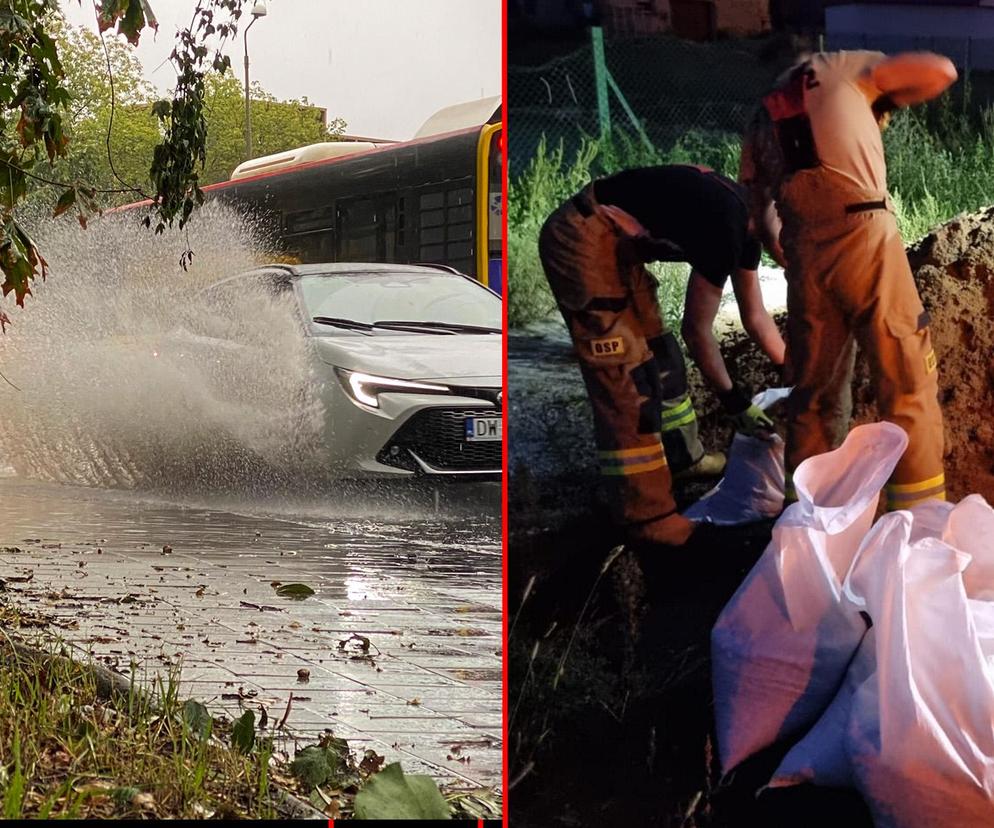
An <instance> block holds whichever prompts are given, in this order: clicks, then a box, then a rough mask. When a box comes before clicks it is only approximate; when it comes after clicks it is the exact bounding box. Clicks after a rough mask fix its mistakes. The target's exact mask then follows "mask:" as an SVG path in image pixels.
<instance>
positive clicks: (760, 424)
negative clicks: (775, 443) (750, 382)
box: [732, 405, 776, 440]
mask: <svg viewBox="0 0 994 828" xmlns="http://www.w3.org/2000/svg"><path fill="white" fill-rule="evenodd" d="M732 424H733V425H734V426H735V430H736V431H737V432H739V434H745V435H746V436H747V437H760V438H762V439H764V440H769V439H771V438H772V437H773V433H774V431H775V430H776V423H774V422H773V420H771V419H770V418H769V417H768V416H767V414H766V412H765V411H763V409H762V408H760V407H759V406H758V405H750V406H749V407H748V408H747V409H746V410H745V411H742V412H740V413H738V414H736V415H735V416H734V417H732Z"/></svg>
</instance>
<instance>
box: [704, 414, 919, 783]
mask: <svg viewBox="0 0 994 828" xmlns="http://www.w3.org/2000/svg"><path fill="white" fill-rule="evenodd" d="M907 442H908V438H907V435H906V434H905V432H904V430H903V429H901V428H900V427H899V426H896V425H894V424H892V423H886V422H882V423H874V424H872V425H863V426H858V427H856V428H854V429H853V430H852V431H851V432H850V433H849V435H848V437H847V438H846V440H845V442H844V443H843V444H842V446H840V447H839V448H838V449H836V450H835V451H831V452H828V453H826V454H821V455H818V456H816V457H812V458H810V459H808V460H806V461H805V462H804V463H802V464H801V465H800V466H799V467H798V469H797V471H796V472H795V474H794V487H795V490H796V491H797V496H798V502H797V503H794V504H792V505H791V506H789V507H788V508H787V510H786V511H785V512H784V514H783V516H782V517H781V518H780V520H779V521H778V522H777V524H776V526H774V528H773V539H772V540H771V542H770V545H769V546H768V547H767V549H766V551H765V552H764V553H763V555H762V557H761V558H760V559H759V561H758V562H757V563H756V565H755V566H754V567H753V569H752V571H751V572H750V573H749V575H748V576H747V577H746V580H745V581H744V582H743V583H742V585H741V586H740V587H739V589H738V590H737V591H736V593H735V595H733V596H732V599H731V600H730V601H729V603H728V605H727V606H726V607H725V609H724V610H723V611H722V613H721V615H720V617H719V618H718V621H717V623H716V624H715V626H714V629H713V630H712V633H711V654H712V680H713V684H714V704H715V723H716V728H717V736H718V749H719V756H720V759H721V765H722V769H723V771H724V772H726V773H727V772H728V771H729V770H731V769H732V768H733V767H735V766H736V765H737V764H739V763H740V762H741V761H743V760H744V759H746V758H747V757H749V756H750V755H752V754H753V753H755V752H756V751H759V750H761V749H763V748H765V747H767V746H769V745H771V744H773V743H774V742H775V741H777V740H780V739H784V738H788V737H792V736H795V735H797V734H799V733H801V732H803V731H804V730H806V729H807V728H808V727H810V726H811V725H812V724H814V722H815V721H816V720H817V719H818V717H819V716H820V715H821V714H822V713H823V712H824V711H825V709H826V708H827V707H828V705H829V703H830V702H831V700H832V698H833V697H834V695H835V693H836V691H837V690H838V688H839V685H840V684H841V682H842V679H843V677H844V676H845V672H846V668H847V667H848V665H849V662H850V660H851V659H852V657H853V654H854V653H855V652H856V648H857V647H858V646H859V643H860V641H861V639H862V638H863V635H864V634H865V632H866V624H865V622H864V621H863V619H862V618H861V617H860V615H859V611H858V610H857V609H856V608H855V607H853V606H851V605H842V603H841V601H840V598H841V591H842V581H843V579H844V578H845V576H846V573H847V572H848V570H849V567H850V565H851V564H852V561H853V558H854V556H855V554H856V551H857V549H858V548H859V545H860V543H861V541H862V540H863V536H864V535H865V534H866V532H867V530H868V529H869V528H870V524H871V523H872V521H873V517H874V514H875V512H876V509H877V503H878V500H879V497H880V490H881V488H882V487H883V485H884V483H885V482H886V481H887V478H888V477H890V474H891V472H892V471H893V469H894V466H895V465H896V464H897V461H898V459H899V458H900V457H901V455H902V454H903V452H904V449H905V447H906V446H907Z"/></svg>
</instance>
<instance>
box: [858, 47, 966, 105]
mask: <svg viewBox="0 0 994 828" xmlns="http://www.w3.org/2000/svg"><path fill="white" fill-rule="evenodd" d="M956 78H957V73H956V67H955V66H953V62H952V61H951V60H950V59H949V58H947V57H944V56H942V55H937V54H935V53H933V52H904V53H902V54H899V55H894V56H893V57H889V58H885V59H884V60H882V61H880V62H879V63H876V64H874V65H873V66H870V67H868V68H867V69H866V70H865V72H864V73H863V78H862V80H863V81H864V84H863V85H864V90H866V91H867V92H868V94H869V96H870V103H874V102H875V101H876V99H877V98H878V97H881V96H886V97H887V98H888V100H889V102H890V104H891V105H892V106H893V107H894V108H900V107H904V106H913V105H914V104H918V103H923V102H925V101H929V100H931V99H932V98H935V97H938V96H939V95H941V94H942V93H943V92H944V91H945V90H946V89H948V88H949V86H950V85H951V84H952V83H953V82H954V81H955V80H956Z"/></svg>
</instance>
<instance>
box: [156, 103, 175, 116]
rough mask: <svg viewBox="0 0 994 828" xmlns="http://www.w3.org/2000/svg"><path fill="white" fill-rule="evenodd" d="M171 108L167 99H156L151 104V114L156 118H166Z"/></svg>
mask: <svg viewBox="0 0 994 828" xmlns="http://www.w3.org/2000/svg"><path fill="white" fill-rule="evenodd" d="M172 108H173V107H172V104H170V103H169V101H156V102H155V103H154V104H152V114H153V115H155V116H156V117H157V118H168V117H169V113H170V112H171V111H172Z"/></svg>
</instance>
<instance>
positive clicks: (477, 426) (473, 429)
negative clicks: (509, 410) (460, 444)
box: [466, 417, 503, 443]
mask: <svg viewBox="0 0 994 828" xmlns="http://www.w3.org/2000/svg"><path fill="white" fill-rule="evenodd" d="M502 432H503V429H502V423H501V419H500V417H467V418H466V440H467V441H469V442H471V443H475V442H483V441H487V440H492V441H496V440H500V438H501V434H502Z"/></svg>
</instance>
